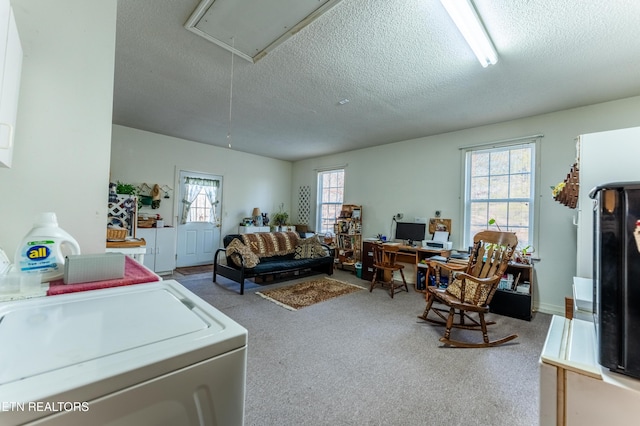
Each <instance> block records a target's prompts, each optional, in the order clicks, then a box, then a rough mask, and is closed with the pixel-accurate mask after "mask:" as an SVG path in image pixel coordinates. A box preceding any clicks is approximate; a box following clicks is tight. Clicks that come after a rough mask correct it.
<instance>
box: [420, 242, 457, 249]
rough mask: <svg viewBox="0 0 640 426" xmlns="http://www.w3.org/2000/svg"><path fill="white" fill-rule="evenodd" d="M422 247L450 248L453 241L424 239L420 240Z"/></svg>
mask: <svg viewBox="0 0 640 426" xmlns="http://www.w3.org/2000/svg"><path fill="white" fill-rule="evenodd" d="M422 248H426V249H430V250H451V249H452V248H453V241H436V240H424V241H422Z"/></svg>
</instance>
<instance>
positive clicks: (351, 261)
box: [333, 204, 362, 269]
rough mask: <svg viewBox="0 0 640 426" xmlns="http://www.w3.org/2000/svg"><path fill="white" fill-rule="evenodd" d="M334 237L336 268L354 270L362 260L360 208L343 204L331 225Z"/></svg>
mask: <svg viewBox="0 0 640 426" xmlns="http://www.w3.org/2000/svg"><path fill="white" fill-rule="evenodd" d="M333 228H334V229H333V230H334V234H335V235H336V248H337V250H336V266H338V267H340V268H342V269H355V264H356V262H359V261H361V259H362V206H360V205H356V204H343V205H342V210H341V212H340V216H339V217H338V218H337V219H336V223H335V224H334V225H333Z"/></svg>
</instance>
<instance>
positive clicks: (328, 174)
mask: <svg viewBox="0 0 640 426" xmlns="http://www.w3.org/2000/svg"><path fill="white" fill-rule="evenodd" d="M343 201H344V169H338V170H327V171H323V172H319V173H318V209H317V210H316V211H317V213H316V214H317V229H318V232H319V233H321V234H326V233H327V232H333V224H334V223H335V222H336V218H337V217H338V216H339V215H340V211H341V210H342V203H343Z"/></svg>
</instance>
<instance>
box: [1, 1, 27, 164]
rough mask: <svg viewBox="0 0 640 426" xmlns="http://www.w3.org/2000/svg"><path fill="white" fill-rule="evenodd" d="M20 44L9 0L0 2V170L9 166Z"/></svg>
mask: <svg viewBox="0 0 640 426" xmlns="http://www.w3.org/2000/svg"><path fill="white" fill-rule="evenodd" d="M21 71H22V45H21V44H20V37H19V35H18V27H17V26H16V20H15V18H14V16H13V10H12V8H11V3H10V2H9V0H0V167H11V163H12V158H13V139H14V134H15V127H16V118H17V113H18V95H19V93H20V74H21Z"/></svg>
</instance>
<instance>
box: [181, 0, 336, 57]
mask: <svg viewBox="0 0 640 426" xmlns="http://www.w3.org/2000/svg"><path fill="white" fill-rule="evenodd" d="M340 1H341V0H280V1H278V2H271V1H255V0H202V1H201V2H200V4H199V5H198V7H196V10H195V11H194V12H193V14H192V15H191V16H190V17H189V19H188V20H187V22H186V23H185V24H184V26H185V28H186V29H188V30H189V31H192V32H194V33H196V34H198V35H199V36H202V37H204V38H206V39H207V40H209V41H211V42H213V43H215V44H217V45H219V46H222V47H224V48H225V49H227V50H230V51H231V52H233V53H235V54H236V55H238V56H240V57H242V58H244V59H246V60H248V61H251V62H256V61H257V60H258V59H260V58H262V57H263V56H264V55H266V54H267V53H269V52H270V51H272V50H273V49H275V48H276V46H278V45H279V44H280V43H282V42H284V41H285V40H287V39H288V38H289V37H291V36H292V35H294V34H295V33H297V32H298V31H300V30H301V29H302V28H304V27H305V26H307V25H309V23H311V22H312V21H313V20H314V19H316V18H317V17H319V16H320V15H322V14H323V13H324V12H326V11H327V10H329V9H330V8H332V7H333V6H335V5H336V4H338V3H339V2H340Z"/></svg>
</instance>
